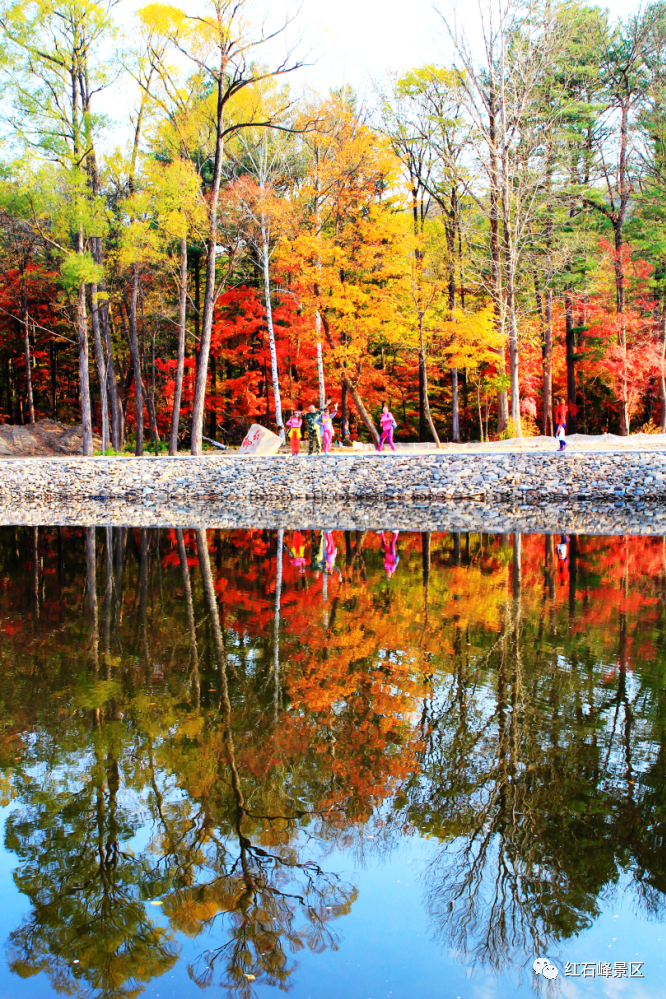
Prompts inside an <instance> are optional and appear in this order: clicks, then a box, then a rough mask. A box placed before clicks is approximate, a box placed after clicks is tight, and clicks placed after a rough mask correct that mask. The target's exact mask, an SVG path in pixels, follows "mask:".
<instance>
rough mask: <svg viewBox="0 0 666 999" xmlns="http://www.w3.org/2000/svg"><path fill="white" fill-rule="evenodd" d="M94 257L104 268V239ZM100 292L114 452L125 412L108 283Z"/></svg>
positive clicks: (96, 246)
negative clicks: (120, 390) (113, 337)
mask: <svg viewBox="0 0 666 999" xmlns="http://www.w3.org/2000/svg"><path fill="white" fill-rule="evenodd" d="M93 256H94V259H95V263H97V264H98V265H99V266H100V267H101V266H102V237H101V236H96V237H95V238H94V239H93ZM99 291H100V293H101V295H100V296H98V297H99V302H98V310H99V320H100V326H101V331H102V338H103V342H104V349H105V353H106V357H105V361H106V384H107V391H108V397H109V401H110V403H111V444H112V445H113V449H114V451H120V450H121V448H122V447H123V444H124V443H125V441H124V420H123V411H122V406H121V404H120V393H119V391H118V381H117V378H116V367H115V363H114V358H113V340H112V339H111V323H110V321H109V301H108V295H107V288H106V282H105V281H100V284H99Z"/></svg>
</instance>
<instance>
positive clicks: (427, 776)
mask: <svg viewBox="0 0 666 999" xmlns="http://www.w3.org/2000/svg"><path fill="white" fill-rule="evenodd" d="M549 552H552V542H551V540H550V539H546V546H545V553H544V556H545V557H544V563H543V564H544V570H545V571H544V578H543V589H542V590H541V594H540V603H541V606H540V607H537V606H535V594H534V592H533V591H532V592H530V594H529V598H528V600H527V606H525V605H524V604H525V600H524V587H523V573H522V566H521V549H520V541H519V539H517V543H514V546H513V567H512V587H511V594H510V599H507V601H506V604H505V607H504V616H503V621H502V626H501V629H500V632H499V634H498V635H497V637H496V639H495V641H494V642H493V643H492V644H491V645H490V646H489V647H488V648H487V649H484V651H483V652H482V653H479V652H478V651H477V652H472V653H471V652H470V649H469V648H468V647H463V646H462V645H461V644H460V643H459V644H458V646H457V648H456V650H455V652H454V655H453V657H452V663H451V666H452V673H451V677H450V679H449V681H448V683H445V684H442V685H441V686H440V687H439V688H438V690H437V695H436V696H433V698H432V699H431V701H430V703H429V704H428V710H427V713H426V715H425V717H424V734H425V740H424V741H425V746H424V753H423V757H422V761H421V769H420V777H419V781H418V784H416V783H415V784H414V786H413V788H412V789H411V791H410V792H409V810H410V818H411V819H412V821H413V822H414V824H415V826H416V827H417V828H422V829H425V830H427V831H428V832H430V833H432V832H435V833H436V834H437V835H438V837H439V838H440V839H441V840H442V842H443V843H444V846H443V847H442V848H441V849H440V850H439V851H438V852H437V854H436V855H435V857H434V859H433V860H432V862H431V863H430V865H429V868H428V871H427V875H426V884H427V905H428V909H429V911H430V914H431V917H432V919H433V923H434V926H435V927H436V931H437V933H438V934H439V935H441V937H442V938H443V939H444V940H446V941H447V942H448V943H449V944H450V945H452V946H453V947H454V948H455V950H456V951H457V952H458V953H459V954H460V955H461V956H463V957H464V958H466V959H467V960H468V961H470V962H472V963H483V964H485V965H489V966H491V967H493V968H495V969H496V970H503V969H506V968H507V967H509V966H511V965H512V964H518V965H521V964H524V963H525V962H526V961H528V960H530V959H531V958H530V956H531V955H532V956H533V955H534V954H535V953H543V952H545V951H546V950H547V949H548V947H549V946H550V945H552V944H553V943H557V942H559V941H562V940H563V939H565V938H568V937H572V936H575V935H576V934H577V933H579V932H581V930H583V929H584V928H586V927H588V926H589V925H590V924H591V923H592V922H593V921H594V919H595V918H596V916H597V915H598V913H599V909H600V903H601V900H602V898H603V896H604V894H605V893H607V892H608V891H609V890H611V889H612V888H613V886H614V885H616V884H617V882H618V880H619V878H620V876H621V874H622V872H623V871H630V872H631V875H632V878H633V882H634V886H635V890H636V894H637V896H638V897H639V898H641V899H642V900H643V902H644V904H645V906H646V908H647V909H648V911H651V912H655V913H656V912H660V913H663V911H664V895H663V888H664V877H663V870H664V854H663V846H662V843H663V832H664V825H663V817H664V810H663V804H661V805H660V807H658V808H655V805H657V800H658V799H659V793H658V791H657V788H658V787H659V785H660V781H662V780H663V745H664V713H663V708H664V703H663V688H662V686H661V682H660V680H661V677H662V676H663V666H662V667H661V668H660V669H657V670H656V671H655V672H656V675H653V676H650V675H648V676H644V677H640V678H637V677H632V678H631V681H630V679H629V674H628V669H627V662H626V639H627V621H626V616H625V618H624V620H623V619H622V615H620V620H619V622H618V627H617V628H616V629H615V641H616V649H615V655H614V656H613V659H614V660H615V662H616V667H615V668H614V669H613V670H612V671H611V673H610V674H607V675H606V676H605V677H604V676H602V673H603V668H600V666H599V664H598V663H597V661H596V660H595V659H594V658H593V657H592V656H591V655H590V654H589V649H587V650H586V649H585V643H584V642H579V641H578V642H577V641H575V640H574V641H572V640H571V639H570V638H569V637H567V639H566V641H565V646H568V648H566V652H567V653H568V655H567V657H566V659H564V658H563V656H562V648H561V644H560V642H558V640H557V638H556V636H557V630H558V627H559V629H560V633H561V632H562V630H563V625H564V624H565V622H566V621H567V618H568V622H567V623H568V630H569V632H570V631H571V629H572V627H573V625H574V624H575V618H576V615H577V614H579V613H580V607H579V606H577V604H576V599H575V582H574V586H571V585H570V586H569V587H568V592H567V593H565V594H562V593H561V591H560V594H559V596H560V598H561V597H562V596H563V595H564V596H566V602H563V601H562V600H561V599H560V601H559V605H555V603H554V599H553V598H554V595H555V594H554V580H553V576H552V570H553V563H552V559H551V558H549ZM575 571H576V566H575V564H574V566H572V575H571V576H570V578H569V583H570V584H571V579H572V578H573V579H574V581H575V575H574V573H575ZM587 596H588V597H589V593H588V594H587ZM467 645H469V643H467ZM604 680H605V681H606V682H604ZM655 680H656V681H657V682H656V683H655V682H654V681H655ZM630 686H631V687H632V688H633V689H632V690H630V689H629V688H630ZM653 754H654V755H653ZM651 756H652V757H653V760H654V763H653V766H652V767H646V768H645V769H643V768H644V767H645V765H646V764H647V763H648V761H649V760H650V757H651ZM641 771H642V773H641ZM655 792H656V793H655Z"/></svg>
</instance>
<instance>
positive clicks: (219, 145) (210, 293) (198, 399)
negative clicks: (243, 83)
mask: <svg viewBox="0 0 666 999" xmlns="http://www.w3.org/2000/svg"><path fill="white" fill-rule="evenodd" d="M224 80H225V63H224V56H222V61H221V65H220V71H219V76H218V80H217V116H216V123H215V126H216V127H215V163H214V166H213V182H212V184H211V191H210V200H209V202H208V204H209V208H208V246H207V252H206V287H205V290H204V307H203V317H202V323H201V345H200V349H199V364H198V367H197V380H196V385H195V388H194V404H193V406H192V447H191V450H192V454H194V455H200V454H201V452H202V436H203V425H204V411H205V408H206V384H207V380H208V357H209V355H210V338H211V331H212V328H213V312H214V309H215V302H216V299H217V294H216V293H217V287H216V281H217V277H216V266H215V265H216V260H217V229H218V202H219V200H220V181H221V179H222V154H223V151H224V149H223V146H224V139H223V135H224V120H223V119H224V98H223V87H224V86H225V83H224Z"/></svg>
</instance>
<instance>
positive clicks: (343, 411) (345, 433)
mask: <svg viewBox="0 0 666 999" xmlns="http://www.w3.org/2000/svg"><path fill="white" fill-rule="evenodd" d="M348 399H349V390H348V388H347V385H346V384H345V382H344V381H343V383H342V391H341V393H340V421H341V423H342V439H343V441H344V440H347V438H348V437H349V402H348ZM324 402H326V400H325V399H324Z"/></svg>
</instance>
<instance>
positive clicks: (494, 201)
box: [488, 93, 509, 436]
mask: <svg viewBox="0 0 666 999" xmlns="http://www.w3.org/2000/svg"><path fill="white" fill-rule="evenodd" d="M496 117H497V108H496V103H495V95H494V93H491V94H490V103H489V108H488V132H489V137H490V146H489V163H490V170H489V175H490V268H491V291H492V299H493V311H494V313H495V325H496V327H497V332H498V334H499V335H500V336H502V337H503V336H504V314H503V302H502V260H501V253H500V231H499V219H500V216H499V181H498V168H497V151H496V150H497V141H496V140H497V124H496ZM502 360H503V361H504V350H503V349H502ZM502 367H504V365H502ZM508 421H509V406H508V400H507V395H506V391H505V390H504V389H502V390H501V391H499V392H498V393H497V433H498V435H500V436H501V435H502V434H503V433H504V432H505V430H506V427H507V423H508Z"/></svg>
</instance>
